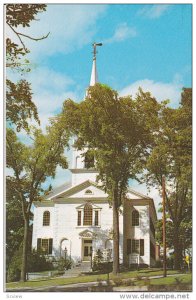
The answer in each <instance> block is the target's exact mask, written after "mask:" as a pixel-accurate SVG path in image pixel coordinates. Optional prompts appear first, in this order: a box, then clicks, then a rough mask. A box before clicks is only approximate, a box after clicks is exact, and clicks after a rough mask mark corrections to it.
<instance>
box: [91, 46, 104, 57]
mask: <svg viewBox="0 0 196 300" xmlns="http://www.w3.org/2000/svg"><path fill="white" fill-rule="evenodd" d="M102 45H103V44H102V43H93V44H92V46H93V60H95V59H96V53H97V51H96V47H97V46H102Z"/></svg>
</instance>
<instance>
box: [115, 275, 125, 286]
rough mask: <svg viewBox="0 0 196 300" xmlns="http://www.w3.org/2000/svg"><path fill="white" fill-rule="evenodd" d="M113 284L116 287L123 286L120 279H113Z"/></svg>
mask: <svg viewBox="0 0 196 300" xmlns="http://www.w3.org/2000/svg"><path fill="white" fill-rule="evenodd" d="M113 282H114V284H115V285H116V286H121V285H123V280H122V278H117V277H116V278H114V279H113Z"/></svg>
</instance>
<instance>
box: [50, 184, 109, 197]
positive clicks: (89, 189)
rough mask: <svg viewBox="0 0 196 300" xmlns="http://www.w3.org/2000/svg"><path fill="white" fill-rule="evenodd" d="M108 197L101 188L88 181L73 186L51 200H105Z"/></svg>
mask: <svg viewBox="0 0 196 300" xmlns="http://www.w3.org/2000/svg"><path fill="white" fill-rule="evenodd" d="M107 197H108V195H107V194H106V193H105V192H104V191H103V190H102V189H101V187H100V186H99V185H98V184H97V183H95V182H93V181H90V180H87V181H85V182H83V183H80V184H78V185H76V186H73V187H71V188H69V189H67V190H66V191H63V192H62V193H59V194H58V195H55V196H54V197H52V199H54V200H55V199H56V200H57V199H65V198H66V199H73V198H85V199H89V200H90V199H94V198H107Z"/></svg>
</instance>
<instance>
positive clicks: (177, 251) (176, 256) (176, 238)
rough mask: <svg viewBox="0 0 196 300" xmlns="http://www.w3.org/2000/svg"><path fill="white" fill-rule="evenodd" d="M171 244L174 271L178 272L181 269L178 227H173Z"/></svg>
mask: <svg viewBox="0 0 196 300" xmlns="http://www.w3.org/2000/svg"><path fill="white" fill-rule="evenodd" d="M173 243H174V269H175V270H180V269H181V261H182V249H181V243H180V240H179V230H178V226H176V227H174V236H173Z"/></svg>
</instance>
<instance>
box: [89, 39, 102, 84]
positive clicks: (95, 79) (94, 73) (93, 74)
mask: <svg viewBox="0 0 196 300" xmlns="http://www.w3.org/2000/svg"><path fill="white" fill-rule="evenodd" d="M92 46H93V66H92V72H91V79H90V86H93V85H95V84H96V83H97V82H98V75H97V66H96V54H97V51H96V47H97V46H102V43H93V44H92Z"/></svg>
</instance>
